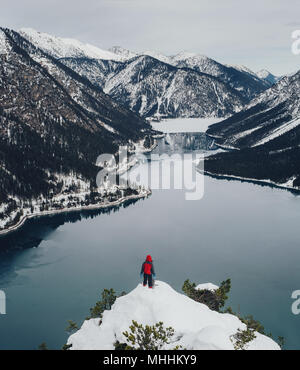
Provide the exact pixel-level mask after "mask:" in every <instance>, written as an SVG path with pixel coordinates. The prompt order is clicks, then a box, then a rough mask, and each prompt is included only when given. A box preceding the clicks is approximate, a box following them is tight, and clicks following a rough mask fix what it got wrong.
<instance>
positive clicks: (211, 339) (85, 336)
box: [68, 281, 280, 350]
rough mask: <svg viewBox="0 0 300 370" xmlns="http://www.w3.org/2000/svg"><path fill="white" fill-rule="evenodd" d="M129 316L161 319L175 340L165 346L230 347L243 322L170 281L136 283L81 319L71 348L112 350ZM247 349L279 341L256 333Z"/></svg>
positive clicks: (146, 321)
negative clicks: (105, 307)
mask: <svg viewBox="0 0 300 370" xmlns="http://www.w3.org/2000/svg"><path fill="white" fill-rule="evenodd" d="M132 320H136V321H137V322H138V323H140V324H143V325H146V324H147V325H155V324H156V323H158V322H159V321H162V322H163V323H164V325H165V326H166V327H168V326H171V327H173V328H174V330H175V335H174V338H173V339H174V342H173V343H172V344H169V345H165V347H164V349H171V348H174V347H175V346H176V345H181V346H182V347H183V348H186V349H195V350H207V349H220V350H225V349H226V350H232V349H234V346H233V343H232V341H231V339H230V338H232V335H234V334H236V333H237V330H238V329H240V330H245V329H246V326H245V324H243V323H242V322H241V321H240V320H239V319H238V318H237V317H236V316H234V315H231V314H224V313H222V314H221V313H218V312H216V311H212V310H210V309H209V308H208V307H207V306H206V305H204V304H202V303H198V302H196V301H194V300H192V299H190V298H188V297H187V296H186V295H183V294H180V293H178V292H176V291H175V290H174V289H173V288H172V287H171V286H170V285H168V284H167V283H164V282H162V281H156V285H155V288H154V289H149V288H146V287H143V286H142V285H141V284H139V285H138V286H137V287H136V288H135V289H134V290H132V291H131V292H130V293H129V294H127V295H125V296H122V297H120V298H117V300H116V302H115V303H114V305H113V306H112V309H111V310H109V311H105V312H104V313H103V318H102V323H101V324H100V325H99V319H90V320H86V321H84V323H83V325H82V327H81V328H80V329H79V330H78V331H77V332H76V333H74V334H72V335H71V336H70V337H69V339H68V344H72V347H71V349H73V350H100V349H102V350H104V349H107V350H112V349H114V345H113V344H114V343H115V342H116V340H119V341H120V342H124V341H125V338H124V336H123V334H122V333H123V332H124V331H126V330H128V329H129V326H130V325H131V324H132ZM247 349H261V350H262V349H266V350H278V349H280V348H279V346H278V344H277V343H275V342H274V341H273V340H272V339H270V338H269V337H266V336H264V335H260V334H258V333H256V338H255V340H254V341H252V342H250V343H249V345H248V347H247Z"/></svg>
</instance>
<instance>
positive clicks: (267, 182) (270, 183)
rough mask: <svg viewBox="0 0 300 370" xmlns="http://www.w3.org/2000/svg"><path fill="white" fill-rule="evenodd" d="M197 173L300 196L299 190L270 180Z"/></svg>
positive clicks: (204, 172)
mask: <svg viewBox="0 0 300 370" xmlns="http://www.w3.org/2000/svg"><path fill="white" fill-rule="evenodd" d="M198 171H199V172H200V173H202V174H204V175H206V176H210V177H213V178H216V179H221V180H238V181H241V182H248V183H252V184H256V185H261V186H269V187H273V188H277V189H282V190H283V189H284V190H289V191H291V192H293V193H297V194H300V189H299V188H296V187H293V186H286V185H281V184H278V183H276V182H274V181H271V180H259V179H251V178H247V177H241V176H234V175H224V174H217V173H214V172H210V171H207V170H204V171H200V170H198Z"/></svg>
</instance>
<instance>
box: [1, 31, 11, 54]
mask: <svg viewBox="0 0 300 370" xmlns="http://www.w3.org/2000/svg"><path fill="white" fill-rule="evenodd" d="M8 51H9V45H8V43H7V40H6V36H5V34H4V32H3V31H1V30H0V55H1V54H6V53H7V52H8Z"/></svg>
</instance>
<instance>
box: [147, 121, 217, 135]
mask: <svg viewBox="0 0 300 370" xmlns="http://www.w3.org/2000/svg"><path fill="white" fill-rule="evenodd" d="M222 120H224V118H215V117H210V118H173V119H165V120H163V121H160V122H156V121H152V122H150V123H151V126H152V128H153V129H154V130H158V131H161V132H164V133H178V132H206V130H207V129H208V127H209V126H210V125H212V124H213V123H217V122H220V121H222Z"/></svg>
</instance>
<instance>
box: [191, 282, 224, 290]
mask: <svg viewBox="0 0 300 370" xmlns="http://www.w3.org/2000/svg"><path fill="white" fill-rule="evenodd" d="M196 289H197V290H210V291H211V292H214V291H215V290H217V289H219V287H218V285H215V284H212V283H204V284H199V285H197V286H196Z"/></svg>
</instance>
